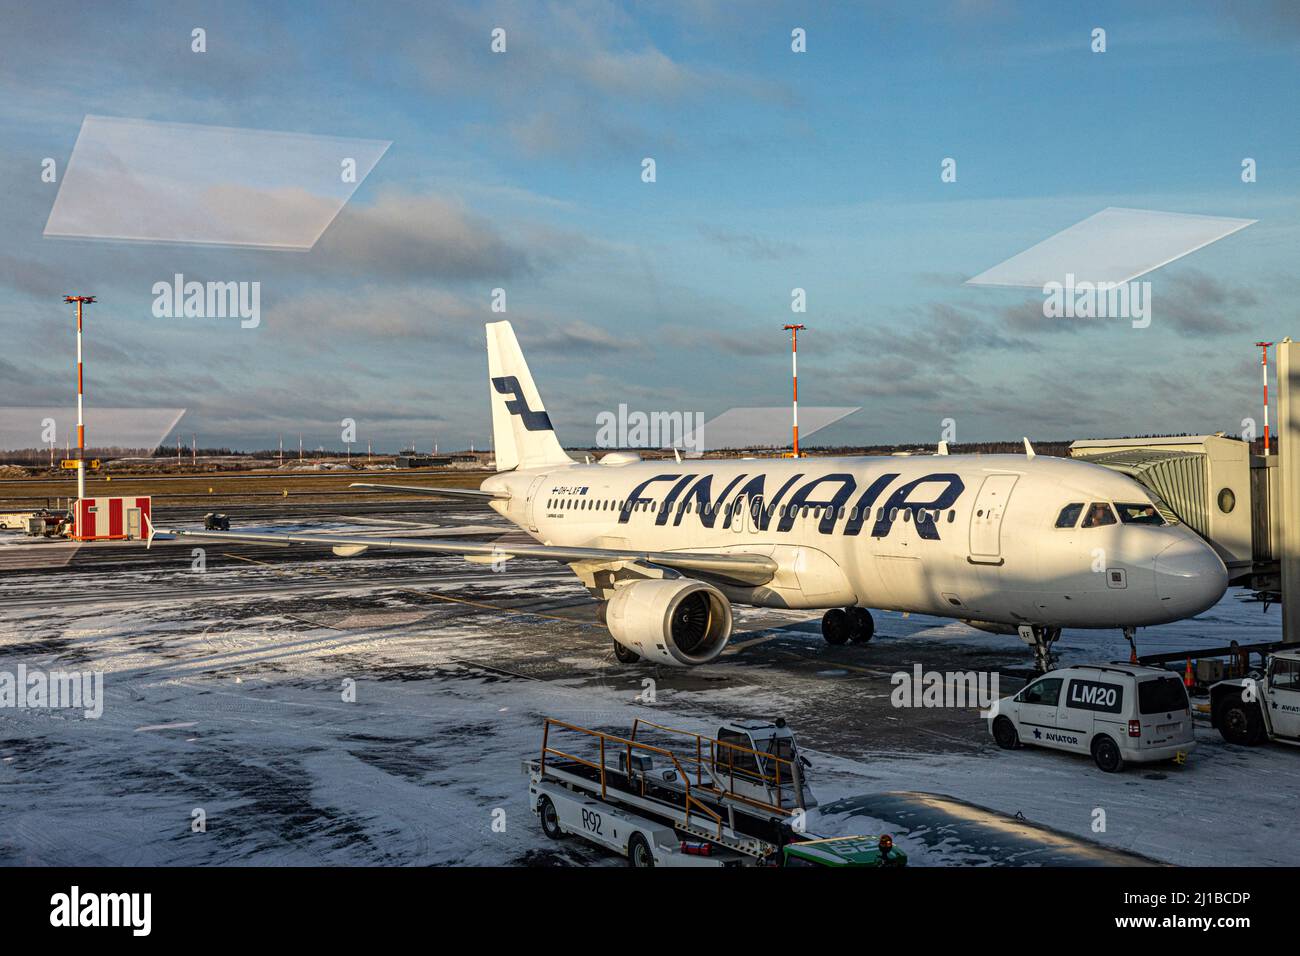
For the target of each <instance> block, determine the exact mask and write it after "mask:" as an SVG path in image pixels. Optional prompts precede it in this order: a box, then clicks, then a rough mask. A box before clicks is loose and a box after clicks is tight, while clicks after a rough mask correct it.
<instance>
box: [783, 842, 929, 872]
mask: <svg viewBox="0 0 1300 956" xmlns="http://www.w3.org/2000/svg"><path fill="white" fill-rule="evenodd" d="M781 865H782V866H853V867H862V866H907V854H906V853H904V852H903V851H902V850H900V849H898V848H897V847H895V846H894V841H893V838H892V837H887V836H884V837H874V836H846V837H827V838H825V839H821V840H805V841H803V842H800V843H787V844H786V845H785V846H783V847H782V848H781Z"/></svg>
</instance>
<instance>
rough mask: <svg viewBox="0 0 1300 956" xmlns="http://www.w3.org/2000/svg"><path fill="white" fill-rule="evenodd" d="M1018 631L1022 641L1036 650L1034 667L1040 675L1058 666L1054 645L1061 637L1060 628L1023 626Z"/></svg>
mask: <svg viewBox="0 0 1300 956" xmlns="http://www.w3.org/2000/svg"><path fill="white" fill-rule="evenodd" d="M1016 630H1017V631H1018V632H1019V634H1020V639H1021V640H1022V641H1024V642H1025V643H1026V644H1028V645H1029V646H1030V647H1032V648H1033V649H1034V667H1035V668H1036V669H1037V670H1038V673H1040V674H1046V673H1047V672H1048V671H1050V670H1051V669H1052V668H1054V667H1055V666H1056V655H1055V654H1053V653H1052V645H1053V644H1055V643H1056V639H1057V638H1058V637H1060V636H1061V629H1060V628H1059V627H1045V626H1043V625H1041V624H1021V625H1020V626H1019V627H1018V628H1016Z"/></svg>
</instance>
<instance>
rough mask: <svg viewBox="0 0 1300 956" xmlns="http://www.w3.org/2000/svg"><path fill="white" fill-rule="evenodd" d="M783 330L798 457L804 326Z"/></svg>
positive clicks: (791, 326) (787, 327) (785, 327)
mask: <svg viewBox="0 0 1300 956" xmlns="http://www.w3.org/2000/svg"><path fill="white" fill-rule="evenodd" d="M783 328H784V329H785V330H786V331H787V332H789V333H790V373H791V376H792V377H793V380H794V400H793V404H792V405H791V414H792V415H793V425H794V457H796V458H798V457H799V331H800V330H801V329H806V328H808V326H806V325H786V326H783Z"/></svg>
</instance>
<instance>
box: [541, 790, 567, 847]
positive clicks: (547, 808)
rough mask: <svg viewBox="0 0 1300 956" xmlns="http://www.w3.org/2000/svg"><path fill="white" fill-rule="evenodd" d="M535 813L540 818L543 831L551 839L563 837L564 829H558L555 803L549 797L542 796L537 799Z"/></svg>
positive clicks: (558, 817)
mask: <svg viewBox="0 0 1300 956" xmlns="http://www.w3.org/2000/svg"><path fill="white" fill-rule="evenodd" d="M537 815H538V816H539V817H541V818H542V832H543V833H545V834H546V835H547V836H548V837H550V838H551V839H552V840H562V839H564V831H563V830H561V829H560V815H559V814H558V813H556V812H555V804H553V803H552V802H551V798H550V797H542V799H540V800H538V801H537Z"/></svg>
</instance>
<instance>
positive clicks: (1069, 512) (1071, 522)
mask: <svg viewBox="0 0 1300 956" xmlns="http://www.w3.org/2000/svg"><path fill="white" fill-rule="evenodd" d="M1082 511H1083V502H1082V501H1074V502H1071V503H1070V504H1068V505H1066V506H1065V507H1064V508H1062V509H1061V513H1060V514H1059V515H1057V516H1056V526H1057V527H1058V528H1073V527H1074V526H1075V525H1076V524H1078V523H1079V513H1080V512H1082Z"/></svg>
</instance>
